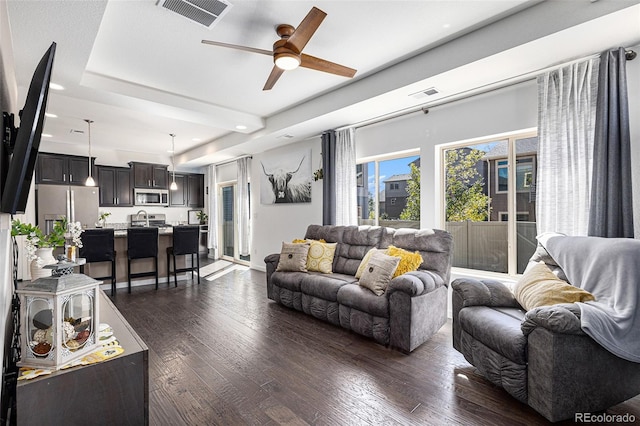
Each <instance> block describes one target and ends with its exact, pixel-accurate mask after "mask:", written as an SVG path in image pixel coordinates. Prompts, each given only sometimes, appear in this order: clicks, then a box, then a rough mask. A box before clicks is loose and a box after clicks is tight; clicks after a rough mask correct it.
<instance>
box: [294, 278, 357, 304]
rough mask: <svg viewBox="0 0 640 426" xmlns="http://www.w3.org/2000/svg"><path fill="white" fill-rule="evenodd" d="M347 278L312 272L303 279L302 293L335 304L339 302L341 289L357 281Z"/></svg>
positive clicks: (301, 284)
mask: <svg viewBox="0 0 640 426" xmlns="http://www.w3.org/2000/svg"><path fill="white" fill-rule="evenodd" d="M346 277H347V276H345V275H338V276H337V277H336V276H334V275H333V274H331V275H326V274H321V273H318V272H311V273H309V274H306V275H305V276H303V277H302V278H301V280H300V281H301V282H300V291H301V292H302V293H304V294H308V295H310V296H315V297H319V298H321V299H324V300H328V301H331V302H335V301H337V300H338V290H339V289H340V287H342V286H343V285H345V284H347V283H349V282H353V281H355V278H354V277H351V280H348V279H346Z"/></svg>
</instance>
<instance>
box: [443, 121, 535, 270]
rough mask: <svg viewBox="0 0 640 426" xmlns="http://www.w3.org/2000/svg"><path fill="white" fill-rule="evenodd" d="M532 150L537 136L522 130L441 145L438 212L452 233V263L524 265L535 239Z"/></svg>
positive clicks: (485, 267)
mask: <svg viewBox="0 0 640 426" xmlns="http://www.w3.org/2000/svg"><path fill="white" fill-rule="evenodd" d="M537 153H538V138H537V136H535V135H524V134H516V135H513V136H511V137H506V138H502V139H493V140H492V139H484V140H478V141H477V142H475V143H472V144H469V143H464V144H461V145H459V146H446V147H443V148H442V149H441V158H442V164H443V167H444V170H443V174H444V176H443V180H442V182H443V188H442V191H443V192H444V200H445V203H444V210H445V211H444V215H443V217H444V218H445V225H444V226H445V229H446V230H447V231H449V232H451V234H452V235H453V237H454V244H455V247H456V250H455V253H454V259H453V266H456V267H463V268H470V269H480V270H485V271H492V272H501V273H509V274H517V273H522V272H523V271H524V268H525V267H526V265H527V262H528V259H529V258H530V257H531V255H532V254H533V252H534V251H535V249H536V245H537V242H536V239H535V236H536V223H535V222H536V216H535V214H536V211H535V180H536V158H537ZM514 162H515V168H512V167H510V164H513V163H514ZM511 218H515V220H514V222H515V226H513V227H510V226H509V223H510V221H511V220H513V219H511Z"/></svg>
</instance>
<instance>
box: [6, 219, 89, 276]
mask: <svg viewBox="0 0 640 426" xmlns="http://www.w3.org/2000/svg"><path fill="white" fill-rule="evenodd" d="M81 233H82V227H81V225H80V222H76V223H71V224H70V223H68V222H67V218H66V217H65V216H61V217H60V220H57V221H56V222H55V224H54V225H53V230H52V231H51V232H50V233H49V234H47V235H44V233H43V232H42V230H41V229H40V228H38V227H37V226H35V225H32V224H30V223H22V222H20V221H19V220H18V219H15V220H13V221H12V222H11V235H12V236H16V235H26V237H27V239H26V242H25V251H26V255H27V260H29V261H30V262H31V265H30V271H31V280H36V279H38V278H40V277H45V276H49V275H51V270H50V269H44V266H45V265H48V264H52V263H56V259H55V257H53V249H54V248H56V247H63V246H64V245H65V239H69V240H71V241H72V242H73V244H74V245H77V246H78V247H82V240H81V239H80V234H81Z"/></svg>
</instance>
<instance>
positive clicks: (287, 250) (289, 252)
mask: <svg viewBox="0 0 640 426" xmlns="http://www.w3.org/2000/svg"><path fill="white" fill-rule="evenodd" d="M309 247H310V245H309V244H307V243H304V244H300V243H285V242H283V243H282V250H281V251H280V260H279V261H278V267H277V268H276V271H278V272H306V271H307V255H308V253H309Z"/></svg>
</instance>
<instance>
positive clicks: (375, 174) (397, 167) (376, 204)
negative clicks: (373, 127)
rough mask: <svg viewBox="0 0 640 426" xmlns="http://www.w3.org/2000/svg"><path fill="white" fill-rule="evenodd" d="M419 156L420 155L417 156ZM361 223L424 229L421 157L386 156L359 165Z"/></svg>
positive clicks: (359, 219)
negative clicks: (421, 201)
mask: <svg viewBox="0 0 640 426" xmlns="http://www.w3.org/2000/svg"><path fill="white" fill-rule="evenodd" d="M416 154H417V153H416ZM356 176H357V177H358V178H359V179H361V180H362V182H363V183H364V185H363V186H359V187H358V189H357V191H358V224H360V225H380V226H387V227H391V228H406V227H413V228H419V227H420V157H419V156H418V155H411V156H407V155H406V153H405V154H403V155H401V156H398V155H393V154H391V155H386V156H384V157H381V158H379V159H375V160H372V161H369V162H364V163H360V164H357V165H356Z"/></svg>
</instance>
